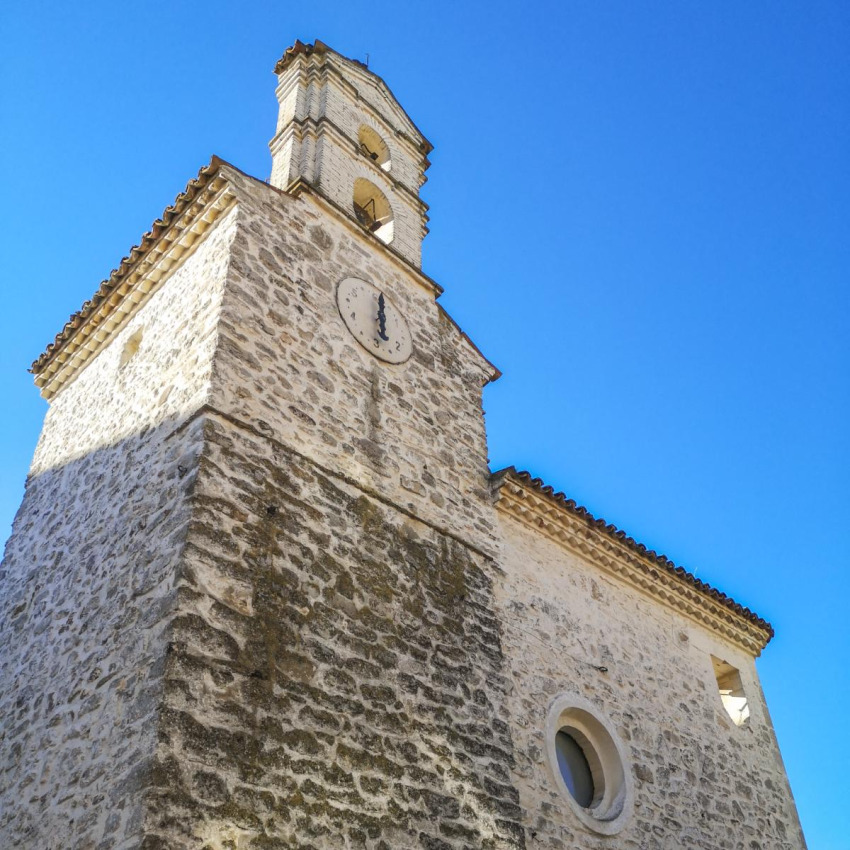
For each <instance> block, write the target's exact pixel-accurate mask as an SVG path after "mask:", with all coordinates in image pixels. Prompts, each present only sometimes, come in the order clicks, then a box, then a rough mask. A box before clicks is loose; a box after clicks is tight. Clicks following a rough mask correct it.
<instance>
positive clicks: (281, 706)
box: [144, 414, 524, 850]
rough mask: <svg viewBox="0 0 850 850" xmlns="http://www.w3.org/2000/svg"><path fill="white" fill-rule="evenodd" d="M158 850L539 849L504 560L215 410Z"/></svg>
mask: <svg viewBox="0 0 850 850" xmlns="http://www.w3.org/2000/svg"><path fill="white" fill-rule="evenodd" d="M194 498H195V512H194V516H193V522H192V528H191V532H190V535H189V538H188V541H187V548H186V554H187V557H186V566H185V571H184V578H183V581H182V583H181V587H180V605H179V609H180V610H179V616H178V617H177V619H176V620H175V623H174V630H173V633H172V637H171V641H172V643H171V645H170V647H171V651H170V654H169V656H168V665H167V669H166V674H165V675H166V704H165V709H164V713H163V718H162V723H161V728H160V743H159V747H158V750H157V767H156V770H155V777H156V782H157V786H158V790H157V792H156V794H155V795H154V797H153V798H152V805H151V808H150V813H149V817H148V822H147V829H146V833H147V839H146V842H145V844H144V847H145V848H146V850H160V849H161V850H165V848H168V850H180V849H181V848H186V849H187V850H188V848H198V850H201V848H202V849H203V850H225V848H231V850H232V848H237V847H238V848H269V850H270V849H271V848H281V850H283V848H287V850H290V849H291V848H304V850H307V848H311V850H318V849H319V848H328V850H330V848H333V850H338V848H368V850H400V848H405V850H407V848H427V850H451V848H465V850H482V848H488V850H496V848H519V847H523V846H524V844H523V839H522V833H521V829H520V827H519V826H518V823H517V821H518V818H519V816H520V812H519V808H518V806H517V797H516V793H515V791H514V789H513V788H512V786H511V784H510V769H511V759H512V755H511V739H510V733H509V730H508V726H507V723H506V719H505V716H504V708H503V707H504V703H505V685H506V682H505V680H504V678H503V676H502V668H503V663H504V662H503V658H502V655H501V651H500V642H499V627H498V623H497V621H496V620H495V618H494V616H493V598H492V585H491V572H492V564H491V563H490V562H489V559H487V558H486V557H483V556H482V555H480V554H479V553H477V552H476V551H475V550H473V549H470V548H469V547H467V546H465V545H464V544H463V543H461V542H459V541H457V540H456V539H453V538H451V537H449V536H446V535H445V534H443V533H441V532H439V531H437V530H435V529H434V528H432V527H430V526H428V525H426V524H424V523H422V522H420V521H418V520H416V519H414V518H412V517H411V516H409V515H407V514H406V513H405V512H403V511H399V510H398V509H396V508H395V507H394V506H392V505H391V504H389V503H388V502H387V501H385V500H381V499H378V498H374V497H369V496H367V495H365V494H364V493H363V492H362V491H360V490H359V489H358V488H356V487H353V486H351V485H350V484H349V483H347V482H345V481H344V480H343V479H341V478H340V477H338V476H336V475H334V474H330V473H328V472H327V471H325V470H323V469H322V468H321V467H319V466H317V465H316V464H315V463H313V462H312V461H311V460H309V459H307V458H305V457H303V456H302V455H300V454H298V453H297V452H293V451H292V450H291V449H288V448H286V447H284V446H283V445H281V444H280V443H279V442H277V441H276V440H274V439H271V438H270V437H268V436H267V435H266V434H265V433H260V432H259V431H256V430H252V429H249V428H245V427H243V426H240V425H236V424H234V423H233V422H231V421H229V420H227V419H223V418H221V417H219V416H218V415H216V414H211V415H210V416H209V418H208V421H207V427H206V447H205V450H204V455H203V457H202V459H201V463H200V471H199V477H198V483H197V486H196V490H195V497H194Z"/></svg>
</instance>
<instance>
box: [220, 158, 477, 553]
mask: <svg viewBox="0 0 850 850" xmlns="http://www.w3.org/2000/svg"><path fill="white" fill-rule="evenodd" d="M230 179H231V180H232V183H233V186H234V188H235V190H236V191H237V192H238V197H239V227H238V232H237V234H236V237H235V240H234V244H233V254H232V260H231V268H230V274H229V280H228V288H227V292H226V295H225V300H224V305H223V308H222V324H221V330H220V334H221V339H220V342H219V349H218V353H217V355H216V361H215V375H214V378H213V391H212V394H211V404H212V406H213V407H214V408H215V409H217V410H220V411H222V412H225V413H227V414H228V415H230V416H233V417H235V418H236V419H238V420H239V421H240V422H245V423H248V424H250V425H252V426H253V427H255V428H257V429H259V430H260V431H261V432H262V433H265V434H267V435H268V436H269V437H273V438H274V439H276V440H278V441H280V442H282V443H285V444H288V445H291V446H293V447H294V448H295V449H297V450H298V451H299V452H301V453H303V454H305V455H307V456H309V457H311V458H313V459H315V460H316V461H318V462H319V463H320V464H322V465H323V466H326V467H329V468H332V469H337V470H339V471H340V472H341V473H342V474H343V475H346V476H348V477H350V478H351V479H353V480H355V481H356V482H357V483H358V484H359V485H360V486H362V487H364V488H366V489H374V490H376V491H379V492H381V493H382V494H384V495H385V496H386V497H387V498H390V499H391V500H392V501H393V502H395V503H397V504H400V505H402V506H405V507H407V508H409V509H411V510H415V511H416V512H418V513H419V514H420V515H421V516H422V517H423V518H425V519H427V520H429V521H431V522H434V523H435V524H437V525H439V526H441V527H444V528H452V529H454V530H455V531H456V532H457V533H458V534H459V535H461V536H462V537H464V538H465V539H467V540H476V541H477V542H478V545H479V546H481V547H483V548H487V547H490V548H491V550H492V546H493V544H492V534H493V529H494V513H493V508H492V505H491V503H490V499H489V491H488V486H489V483H488V482H489V470H488V468H487V444H486V435H485V431H484V417H483V412H482V409H481V387H482V384H483V382H484V380H485V376H486V374H487V372H489V370H490V367H489V366H487V364H486V362H485V361H484V360H483V358H482V357H481V356H480V355H479V354H478V353H477V352H476V351H475V350H474V349H473V347H472V346H471V345H470V344H469V343H468V342H467V341H466V340H464V339H463V338H462V336H461V334H460V333H459V332H458V330H457V328H456V327H455V326H454V325H453V324H452V323H451V322H450V321H449V320H447V319H446V318H445V317H444V316H443V315H442V314H441V312H440V310H439V309H438V307H437V305H436V304H435V302H434V296H433V294H432V293H431V292H429V291H428V290H427V289H426V288H425V287H424V286H422V285H421V284H420V283H419V282H417V280H416V279H415V278H414V276H413V274H412V273H411V272H409V271H407V270H406V269H405V268H404V267H403V266H402V265H401V264H399V263H398V262H397V261H394V260H392V259H391V258H388V257H387V255H386V253H385V252H383V251H382V250H381V249H380V248H379V247H376V246H375V245H374V240H372V239H370V238H369V237H368V236H367V235H365V234H362V233H361V232H360V231H359V230H356V229H355V230H353V229H351V228H349V227H347V226H346V225H344V224H342V223H340V222H338V221H337V220H336V219H335V218H334V217H333V216H332V215H330V214H328V213H327V212H326V211H325V210H324V209H322V208H321V207H320V206H319V205H318V203H317V202H316V201H315V200H313V199H312V198H310V197H309V196H308V195H302V196H301V197H299V198H292V197H290V196H287V195H283V194H281V193H279V192H277V191H276V190H274V189H272V188H271V187H269V186H266V185H265V184H262V183H258V182H256V181H253V180H251V179H249V178H246V177H244V176H243V175H240V174H238V173H236V172H234V173H233V174H232V177H230ZM349 276H355V277H360V278H363V279H365V280H367V281H371V282H373V283H374V284H375V285H377V286H379V287H381V289H382V290H383V291H384V292H385V293H387V295H388V296H389V297H390V299H391V300H392V301H393V302H394V303H395V304H396V306H397V307H398V308H399V309H400V310H401V311H402V312H403V313H404V315H405V316H406V317H407V321H408V323H409V326H410V332H411V334H412V337H413V346H414V353H413V356H412V357H411V359H410V360H408V361H407V362H406V363H403V364H400V365H391V364H387V363H383V362H381V361H379V360H377V359H375V358H374V357H373V356H372V355H371V354H369V353H368V352H366V351H365V350H364V349H363V348H362V347H361V346H360V345H359V343H358V342H357V341H356V340H355V339H354V338H353V337H352V336H351V335H350V334H349V332H348V330H347V329H346V327H345V325H344V324H343V321H342V319H341V317H340V315H339V310H338V308H337V304H336V287H337V285H338V284H339V282H340V281H341V280H343V279H344V278H346V277H349Z"/></svg>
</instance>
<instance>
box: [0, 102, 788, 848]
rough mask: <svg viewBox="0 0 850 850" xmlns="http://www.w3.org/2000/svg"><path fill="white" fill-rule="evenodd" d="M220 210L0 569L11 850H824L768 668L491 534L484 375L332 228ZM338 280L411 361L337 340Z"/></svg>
mask: <svg viewBox="0 0 850 850" xmlns="http://www.w3.org/2000/svg"><path fill="white" fill-rule="evenodd" d="M331 105H332V106H333V104H331ZM354 118H356V116H354ZM354 118H352V116H348V117H347V118H346V121H349V119H350V120H351V121H354ZM349 123H350V122H349ZM355 125H356V121H355V122H354V124H352V125H351V126H355ZM405 144H406V142H405ZM393 145H394V146H395V145H396V142H395V141H393ZM279 153H280V152H279ZM357 155H359V154H357ZM284 160H285V157H284V159H278V163H281V162H284ZM329 161H330V160H329ZM281 167H283V166H281ZM287 167H288V166H287ZM358 167H359V166H358ZM352 173H353V172H352ZM346 175H348V177H347V176H346ZM330 177H331V178H333V179H338V180H343V181H344V180H346V179H349V177H350V174H349V173H348V172H347V171H344V170H341V171H340V172H339V174H337V175H336V176H334V175H333V174H331V175H330ZM219 179H220V180H221V184H222V186H221V187H219V184H218V183H216V186H215V189H214V190H210V191H215V192H218V191H219V188H221V191H224V192H227V193H229V194H228V195H227V197H226V198H225V200H226V201H227V203H226V204H224V205H222V206H221V207H220V215H219V217H218V218H216V219H215V220H214V223H213V224H211V226H210V227H209V229H207V230H204V228H200V229H199V230H198V233H201V232H202V231H203V235H202V238H201V237H200V236H199V237H198V240H197V242H194V241H193V242H192V244H191V250H188V247H187V253H186V255H185V256H183V255H181V256H183V258H182V259H181V261H180V264H179V265H177V266H176V267H174V268H170V269H169V270H168V273H167V274H163V275H162V277H161V279H160V278H157V281H153V280H149V281H146V284H150V286H149V288H150V289H151V292H152V294H151V295H150V298H149V299H147V300H145V301H143V302H142V306H141V307H139V308H138V309H137V310H136V312H134V313H132V315H131V317H130V319H129V320H128V323H127V324H126V326H125V327H116V328H115V329H114V330H113V331H112V336H111V337H108V338H107V339H106V340H105V343H104V345H103V347H102V348H101V349H100V350H99V351H97V353H95V354H94V356H93V357H91V358H90V359H89V360H88V363H87V365H86V366H85V368H84V369H83V370H82V371H81V372H80V373H79V374H78V375H77V376H76V377H75V378H74V379H73V380H70V381H68V382H66V383H64V385H63V386H62V387H61V389H59V390H58V393H57V395H56V396H55V397H54V398H53V401H52V405H51V409H50V412H49V413H48V416H47V418H46V421H45V426H44V430H43V433H42V437H41V439H40V441H39V446H38V449H37V451H36V456H35V459H34V461H33V467H32V474H31V477H30V480H29V482H28V486H27V492H26V497H25V500H24V503H23V505H22V507H21V510H20V511H19V514H18V517H17V519H16V521H15V526H14V532H13V535H12V538H11V539H10V541H9V543H8V545H7V549H6V557H5V559H4V561H3V565H2V567H0V582H2V595H1V596H0V641H2V646H3V648H4V652H3V654H2V656H0V716H2V718H3V726H2V732H0V847H7V846H8V847H21V848H31V849H32V850H60V848H85V850H106V848H119V849H120V850H138V848H144V850H166V848H167V850H190V848H191V850H237V849H238V850H246V849H247V848H254V849H255V850H259V848H267V849H270V848H302V850H331V848H333V849H334V850H336V848H368V850H407V848H429V850H461V848H463V850H473V849H474V850H479V849H485V850H508V848H524V847H526V846H527V847H529V848H534V847H539V848H548V850H580V848H581V850H585V848H600V850H601V848H603V847H605V848H611V847H618V848H620V847H622V848H647V849H649V848H653V849H656V848H657V850H662V848H663V850H668V849H669V850H674V848H675V850H679V848H700V849H701V850H709V848H711V850H715V849H718V850H719V849H720V848H723V849H725V848H728V849H729V850H744V848H746V850H756V848H765V850H767V849H768V848H771V850H773V849H774V848H775V850H780V848H781V850H787V849H788V848H800V847H803V846H804V842H803V838H802V835H801V833H800V829H799V824H798V822H797V819H796V813H795V812H794V807H793V800H792V798H791V795H790V791H789V789H788V786H787V782H786V780H785V776H784V771H783V769H782V766H781V761H780V758H779V753H778V749H777V747H776V741H775V738H774V735H773V732H772V729H771V726H770V721H769V718H768V715H767V711H766V707H765V705H764V699H763V696H762V694H761V691H760V689H759V687H758V678H757V675H756V672H755V667H754V663H753V659H752V657H751V655H749V654H747V653H746V652H744V651H743V650H742V649H741V645H740V644H736V643H735V642H734V640H731V639H729V640H727V639H726V638H728V634H726V633H723V634H721V632H722V630H721V629H720V628H719V626H716V625H715V626H714V627H712V626H711V625H710V624H708V625H707V624H706V623H705V622H703V621H699V622H698V621H697V619H694V618H688V617H687V616H686V615H685V614H683V613H681V611H680V609H678V608H677V607H676V604H675V599H673V598H672V595H671V597H670V599H666V601H665V599H662V596H661V595H658V594H656V596H655V597H651V596H649V595H645V594H643V593H642V592H641V591H640V590H638V589H636V588H635V586H633V585H629V584H628V583H626V582H625V581H620V580H619V579H618V577H617V574H616V573H615V571H610V572H605V573H603V572H602V570H601V568H600V567H599V566H598V564H595V563H594V561H593V559H592V557H591V554H592V553H591V554H588V553H589V552H590V548H591V547H592V544H591V543H590V542H588V540H585V539H582V540H580V541H572V540H568V539H565V538H566V534H565V533H562V534H561V536H560V537H558V536H557V534H556V533H555V532H549V531H547V530H546V527H545V525H546V524H545V523H544V522H540V523H538V524H535V523H534V522H533V521H532V522H525V523H524V524H523V523H522V522H520V521H519V520H517V519H516V516H519V515H521V514H522V512H524V511H525V510H526V509H525V507H524V505H525V503H523V504H522V505H520V507H519V508H518V511H519V513H517V514H514V515H509V514H508V513H507V511H506V510H500V509H498V508H497V507H494V504H493V497H492V495H491V493H490V490H489V485H490V482H489V471H488V468H487V447H486V438H485V432H484V421H483V413H482V409H481V388H482V385H483V384H484V383H485V381H486V380H487V379H488V378H489V376H490V375H491V372H492V369H491V367H490V366H489V364H487V362H486V361H485V360H484V358H483V357H482V356H481V355H480V353H479V352H477V350H476V349H475V348H474V347H473V346H472V345H471V343H470V342H469V341H468V340H467V339H466V338H465V337H464V336H463V334H462V333H461V332H460V331H459V330H458V328H457V327H456V326H455V325H454V324H453V323H452V322H451V321H450V320H449V319H448V318H447V317H446V316H445V314H444V313H442V312H441V310H440V309H439V308H438V306H437V305H436V303H435V295H434V293H435V290H434V288H433V287H432V286H431V284H430V283H429V282H428V281H427V279H425V278H423V277H422V276H421V275H420V274H419V273H418V271H417V270H416V269H414V268H412V267H410V265H409V264H407V263H405V262H404V261H403V260H400V259H399V257H398V256H396V255H394V254H393V253H392V252H390V251H387V250H384V249H382V248H381V247H380V246H377V245H376V244H375V241H374V239H373V237H372V236H370V235H368V234H366V233H364V232H363V230H362V229H361V228H360V227H359V226H358V225H356V224H355V223H354V222H353V221H351V220H350V219H349V218H347V217H346V215H345V214H344V213H341V212H340V211H339V210H338V209H334V208H333V207H331V206H329V205H328V203H327V202H326V200H323V199H321V198H319V197H317V196H315V195H313V194H310V193H309V192H305V193H303V194H301V195H298V196H293V195H287V194H284V193H282V192H280V191H278V190H276V189H274V188H272V187H270V186H268V185H265V184H262V183H259V182H258V181H254V180H251V179H250V178H248V177H246V176H245V175H242V174H241V173H239V172H237V171H236V170H235V169H232V168H230V167H228V166H226V165H225V166H221V167H220V170H219V171H218V172H217V174H216V180H219ZM225 184H226V185H225ZM337 188H339V187H337ZM408 188H410V187H408ZM222 197H223V196H220V197H219V200H221V198H222ZM187 203H188V202H187ZM191 203H192V204H193V205H194V203H195V202H194V200H193V201H192V202H191ZM198 206H202V205H201V204H200V202H198ZM190 213H191V214H192V215H195V214H202V213H203V210H200V211H199V210H194V211H191V210H190V211H188V212H187V215H188V214H190ZM210 221H213V219H210ZM410 232H411V233H412V232H413V231H412V230H411V231H410ZM181 238H182V237H181ZM186 244H187V246H188V245H189V242H188V241H187V243H186ZM417 250H418V249H417ZM411 256H412V255H411ZM350 276H356V277H360V278H363V279H366V280H369V281H372V282H374V283H375V284H376V285H379V286H380V288H381V290H382V291H383V292H386V294H387V295H388V296H389V297H390V298H391V300H392V302H393V304H395V305H396V306H397V307H399V308H400V309H401V310H402V311H403V313H404V315H405V317H406V321H407V322H408V324H409V327H410V332H411V336H412V339H413V347H414V353H413V356H412V357H411V358H410V359H409V360H408V361H407V362H405V363H403V364H398V365H391V364H387V363H384V362H381V361H378V360H375V359H374V358H372V357H371V355H370V354H369V353H368V352H367V351H365V350H364V349H363V348H362V347H361V346H360V345H359V344H358V343H357V342H356V341H355V339H354V338H353V337H352V336H351V335H350V334H349V333H348V331H347V329H346V327H345V325H344V322H343V321H342V318H341V317H340V315H339V311H338V308H337V304H336V297H335V296H336V287H337V285H338V283H339V282H340V281H341V280H343V279H344V278H346V277H350ZM139 285H141V284H139ZM60 383H61V382H60ZM547 535H548V536H547ZM571 544H576V545H571ZM585 555H586V557H585ZM606 557H613V556H610V553H608V555H606ZM649 577H651V570H650V571H649ZM647 580H648V579H647ZM665 593H666V591H665ZM721 613H722V615H723V616H726V613H727V612H726V610H725V609H724V610H723V611H722V612H721ZM729 616H730V617H731V616H733V615H732V614H729ZM724 634H725V635H726V636H725V637H724ZM712 656H715V657H716V658H718V659H722V660H723V661H726V662H728V663H729V664H731V665H733V666H734V667H736V668H737V669H738V670H739V671H740V674H741V678H742V682H743V688H744V690H745V692H746V695H747V698H748V699H749V704H750V720H749V722H748V723H747V724H746V725H743V726H741V727H737V726H735V725H733V723H732V722H731V720H730V719H729V716H728V715H727V714H726V713H725V711H724V709H723V706H722V704H721V701H720V696H719V692H718V684H717V680H716V679H715V675H714V672H713V668H712V662H711V657H712ZM564 694H575V695H576V696H578V697H581V698H583V699H585V700H586V701H587V703H588V704H589V705H592V706H594V707H595V709H598V711H599V712H601V713H604V714H605V715H606V717H607V718H609V719H610V722H611V726H612V728H613V729H614V730H615V732H616V734H617V736H618V737H619V739H620V740H621V741H622V743H623V745H624V752H625V754H626V758H625V762H626V763H625V765H624V769H625V771H626V772H627V774H628V777H629V780H630V783H629V785H630V788H632V787H633V790H634V794H633V800H631V801H630V802H633V807H634V811H633V814H632V815H631V818H630V819H629V820H628V821H627V822H626V823H625V824H624V825H623V828H622V831H621V832H620V833H619V834H618V835H616V836H613V837H611V836H601V835H599V834H598V832H596V831H593V830H592V829H589V828H588V827H587V825H586V823H584V822H583V821H582V819H581V817H577V816H576V815H577V813H576V811H575V810H574V809H572V808H571V807H570V804H569V801H568V800H567V799H565V797H564V796H562V795H561V793H560V792H559V791H558V790H557V785H556V783H555V781H554V779H555V777H554V775H553V765H552V764H551V763H550V762H549V761H548V756H547V746H548V745H549V744H550V743H551V741H550V740H548V739H547V735H549V733H547V730H546V723H547V712H549V707H550V705H552V703H553V701H554V700H556V698H558V697H560V696H562V695H564ZM550 731H551V730H550ZM549 737H551V738H554V735H553V734H552V735H549ZM578 814H579V815H581V812H579V813H578Z"/></svg>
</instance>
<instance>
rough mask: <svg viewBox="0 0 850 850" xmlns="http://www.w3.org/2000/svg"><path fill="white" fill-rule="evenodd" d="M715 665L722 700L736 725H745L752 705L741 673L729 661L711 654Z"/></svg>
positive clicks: (715, 674)
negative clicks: (748, 700)
mask: <svg viewBox="0 0 850 850" xmlns="http://www.w3.org/2000/svg"><path fill="white" fill-rule="evenodd" d="M711 663H712V665H713V667H714V677H715V678H716V679H717V689H718V690H719V691H720V701H721V702H722V703H723V707H724V708H725V709H726V713H727V714H728V715H729V717H731V718H732V722H733V723H734V724H735V725H736V726H743V725H744V724H745V723H746V722H747V721H748V720H749V719H750V706H749V704H748V703H747V696H746V694H745V693H744V685H743V683H742V682H741V674H740V672H739V671H738V669H737V668H736V667H733V666H732V665H731V664H730V663H729V662H728V661H721V660H720V659H719V658H715V656H713V655H712V656H711Z"/></svg>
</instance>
